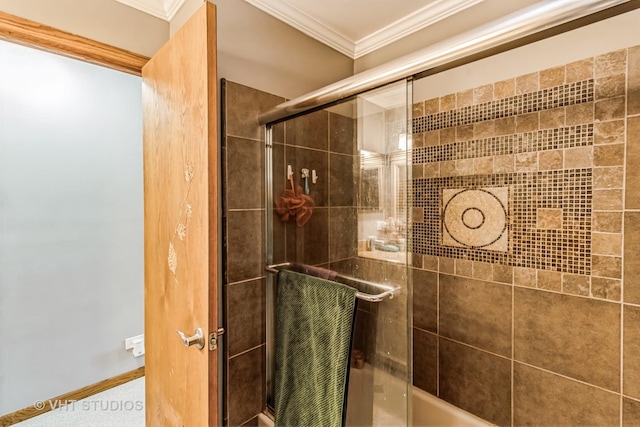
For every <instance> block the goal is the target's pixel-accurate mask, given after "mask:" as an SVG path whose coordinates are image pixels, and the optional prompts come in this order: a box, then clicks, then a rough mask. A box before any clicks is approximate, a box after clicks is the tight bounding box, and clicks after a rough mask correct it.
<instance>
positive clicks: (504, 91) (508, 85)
mask: <svg viewBox="0 0 640 427" xmlns="http://www.w3.org/2000/svg"><path fill="white" fill-rule="evenodd" d="M515 94H516V80H515V79H508V80H502V81H499V82H497V83H495V84H494V85H493V96H494V98H495V99H502V98H509V97H511V96H514V95H515Z"/></svg>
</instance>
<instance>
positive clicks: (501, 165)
mask: <svg viewBox="0 0 640 427" xmlns="http://www.w3.org/2000/svg"><path fill="white" fill-rule="evenodd" d="M493 170H494V173H510V172H515V170H516V168H515V157H514V156H513V154H505V155H503V156H495V157H494V158H493Z"/></svg>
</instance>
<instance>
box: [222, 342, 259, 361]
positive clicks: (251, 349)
mask: <svg viewBox="0 0 640 427" xmlns="http://www.w3.org/2000/svg"><path fill="white" fill-rule="evenodd" d="M264 346H266V343H262V344H259V345H257V346H255V347H252V348H250V349H248V350H244V351H241V352H240V353H237V354H234V355H233V356H229V357H228V358H227V360H228V361H231V359H235V358H236V357H240V356H242V355H245V354H247V353H250V352H252V351H254V350H257V349H259V348H260V347H264Z"/></svg>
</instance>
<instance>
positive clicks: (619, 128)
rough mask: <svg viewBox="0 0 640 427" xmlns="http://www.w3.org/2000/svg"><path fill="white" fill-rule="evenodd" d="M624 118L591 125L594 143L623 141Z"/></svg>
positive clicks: (619, 142)
mask: <svg viewBox="0 0 640 427" xmlns="http://www.w3.org/2000/svg"><path fill="white" fill-rule="evenodd" d="M624 137H625V134H624V120H613V121H611V122H598V123H594V125H593V140H594V144H621V143H624V141H625V138H624Z"/></svg>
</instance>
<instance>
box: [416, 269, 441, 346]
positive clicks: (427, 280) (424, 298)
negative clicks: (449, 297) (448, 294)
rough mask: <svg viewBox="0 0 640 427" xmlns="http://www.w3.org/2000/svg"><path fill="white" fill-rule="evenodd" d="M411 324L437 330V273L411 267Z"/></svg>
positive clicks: (428, 329) (431, 330)
mask: <svg viewBox="0 0 640 427" xmlns="http://www.w3.org/2000/svg"><path fill="white" fill-rule="evenodd" d="M413 326H414V327H416V328H420V329H424V330H425V331H429V332H433V333H437V332H438V275H437V274H436V273H435V272H432V271H425V270H417V269H413Z"/></svg>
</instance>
